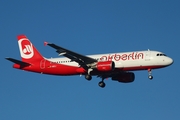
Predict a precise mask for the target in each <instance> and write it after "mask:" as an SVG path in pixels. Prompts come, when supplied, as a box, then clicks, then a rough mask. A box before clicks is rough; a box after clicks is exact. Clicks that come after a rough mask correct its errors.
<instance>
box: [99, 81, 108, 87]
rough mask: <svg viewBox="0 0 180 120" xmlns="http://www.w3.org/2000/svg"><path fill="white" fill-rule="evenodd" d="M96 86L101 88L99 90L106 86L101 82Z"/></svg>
mask: <svg viewBox="0 0 180 120" xmlns="http://www.w3.org/2000/svg"><path fill="white" fill-rule="evenodd" d="M98 85H99V87H101V88H104V87H105V86H106V84H105V83H104V82H103V81H100V82H99V83H98Z"/></svg>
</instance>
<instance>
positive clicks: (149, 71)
mask: <svg viewBox="0 0 180 120" xmlns="http://www.w3.org/2000/svg"><path fill="white" fill-rule="evenodd" d="M148 74H149V75H148V78H149V79H150V80H152V79H153V76H152V71H151V69H148Z"/></svg>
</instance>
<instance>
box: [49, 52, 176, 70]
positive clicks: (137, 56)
mask: <svg viewBox="0 0 180 120" xmlns="http://www.w3.org/2000/svg"><path fill="white" fill-rule="evenodd" d="M87 56H88V57H91V58H94V59H97V60H98V61H114V63H115V68H126V67H127V68H128V67H143V66H154V67H156V66H162V67H165V66H168V65H170V64H172V63H173V60H172V59H171V58H170V57H167V56H166V55H165V54H163V53H162V52H158V51H149V50H148V51H135V52H124V53H109V54H97V55H87ZM47 60H49V61H51V62H55V63H59V64H64V65H68V66H76V67H78V66H79V65H78V63H76V62H74V61H71V60H70V59H68V58H64V57H63V58H61V57H60V58H50V59H47Z"/></svg>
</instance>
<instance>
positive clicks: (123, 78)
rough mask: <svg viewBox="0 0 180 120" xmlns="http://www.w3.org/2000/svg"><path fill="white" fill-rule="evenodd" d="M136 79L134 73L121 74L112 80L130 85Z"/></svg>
mask: <svg viewBox="0 0 180 120" xmlns="http://www.w3.org/2000/svg"><path fill="white" fill-rule="evenodd" d="M134 79H135V75H134V73H132V72H126V73H120V74H117V75H115V76H112V80H114V81H118V82H122V83H130V82H133V81H134Z"/></svg>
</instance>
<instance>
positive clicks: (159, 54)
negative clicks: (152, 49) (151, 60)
mask: <svg viewBox="0 0 180 120" xmlns="http://www.w3.org/2000/svg"><path fill="white" fill-rule="evenodd" d="M156 56H167V55H166V54H163V53H158V54H157V55H156Z"/></svg>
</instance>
